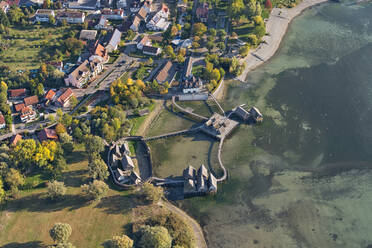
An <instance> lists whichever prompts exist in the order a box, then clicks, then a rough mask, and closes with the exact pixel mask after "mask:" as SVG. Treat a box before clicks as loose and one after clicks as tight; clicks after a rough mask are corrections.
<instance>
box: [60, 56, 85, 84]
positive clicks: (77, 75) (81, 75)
mask: <svg viewBox="0 0 372 248" xmlns="http://www.w3.org/2000/svg"><path fill="white" fill-rule="evenodd" d="M90 75H91V71H90V69H89V61H88V60H85V61H84V62H83V63H81V64H80V65H79V66H78V67H76V68H75V70H73V71H72V72H71V73H70V74H69V75H68V77H67V78H65V83H66V86H69V85H71V86H74V87H76V88H82V87H83V86H84V85H85V84H87V83H88V81H89V79H90Z"/></svg>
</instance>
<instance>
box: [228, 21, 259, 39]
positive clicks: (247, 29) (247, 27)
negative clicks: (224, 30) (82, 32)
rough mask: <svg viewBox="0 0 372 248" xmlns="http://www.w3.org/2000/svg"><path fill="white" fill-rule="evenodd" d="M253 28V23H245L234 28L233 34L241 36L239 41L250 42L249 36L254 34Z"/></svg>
mask: <svg viewBox="0 0 372 248" xmlns="http://www.w3.org/2000/svg"><path fill="white" fill-rule="evenodd" d="M253 28H254V24H253V23H243V24H241V25H239V26H235V27H233V32H235V33H236V34H237V35H238V36H239V39H241V40H243V41H248V35H249V34H251V33H252V30H253Z"/></svg>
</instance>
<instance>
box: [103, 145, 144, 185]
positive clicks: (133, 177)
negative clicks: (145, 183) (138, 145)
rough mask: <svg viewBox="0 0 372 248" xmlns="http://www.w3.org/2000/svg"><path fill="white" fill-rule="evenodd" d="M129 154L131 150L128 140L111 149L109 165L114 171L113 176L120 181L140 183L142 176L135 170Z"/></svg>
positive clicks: (128, 183)
mask: <svg viewBox="0 0 372 248" xmlns="http://www.w3.org/2000/svg"><path fill="white" fill-rule="evenodd" d="M129 155H130V151H129V146H128V143H127V142H124V143H123V144H122V145H115V146H114V147H113V149H112V150H111V156H110V161H109V166H110V167H111V170H112V171H113V174H114V175H113V176H114V177H115V178H116V180H117V181H118V182H119V183H121V184H126V185H138V184H139V183H140V182H141V178H140V176H139V175H138V174H137V172H135V171H134V163H133V160H132V158H131V157H130V156H129Z"/></svg>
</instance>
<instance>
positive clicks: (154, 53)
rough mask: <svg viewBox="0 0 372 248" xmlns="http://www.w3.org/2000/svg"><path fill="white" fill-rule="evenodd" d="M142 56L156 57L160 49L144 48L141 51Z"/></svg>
mask: <svg viewBox="0 0 372 248" xmlns="http://www.w3.org/2000/svg"><path fill="white" fill-rule="evenodd" d="M142 53H143V54H147V55H152V56H157V55H159V54H160V53H161V48H159V47H154V46H144V47H143V49H142Z"/></svg>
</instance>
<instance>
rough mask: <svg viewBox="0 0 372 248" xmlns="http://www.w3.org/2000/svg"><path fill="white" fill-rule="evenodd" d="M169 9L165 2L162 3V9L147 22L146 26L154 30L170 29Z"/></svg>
mask: <svg viewBox="0 0 372 248" xmlns="http://www.w3.org/2000/svg"><path fill="white" fill-rule="evenodd" d="M168 17H169V9H168V7H167V6H166V5H165V4H162V6H161V8H160V10H159V11H158V12H157V13H156V14H155V15H154V17H153V18H152V19H151V20H150V21H149V22H148V23H147V24H146V27H147V28H148V29H150V30H154V31H165V30H167V29H168V27H169V25H170V22H169V21H168Z"/></svg>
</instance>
